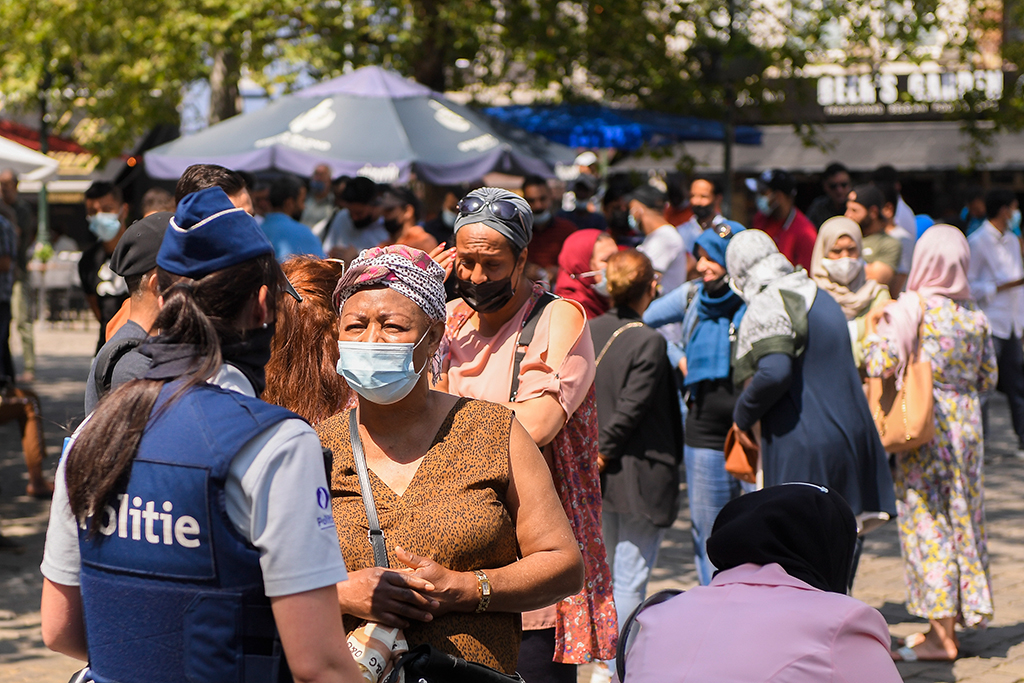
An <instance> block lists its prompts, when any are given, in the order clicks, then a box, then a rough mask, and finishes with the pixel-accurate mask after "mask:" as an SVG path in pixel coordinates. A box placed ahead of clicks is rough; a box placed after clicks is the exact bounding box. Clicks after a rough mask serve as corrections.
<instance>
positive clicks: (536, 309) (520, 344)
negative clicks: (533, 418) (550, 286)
mask: <svg viewBox="0 0 1024 683" xmlns="http://www.w3.org/2000/svg"><path fill="white" fill-rule="evenodd" d="M557 299H558V297H557V296H555V295H554V294H552V293H551V292H544V293H543V294H541V295H540V296H539V297H537V301H536V303H535V304H534V305H533V308H532V309H531V310H530V312H529V313H528V314H527V316H526V317H525V318H523V327H522V330H520V332H519V340H518V341H517V342H516V354H515V360H514V361H513V363H512V389H511V391H510V392H509V398H508V400H509V401H513V402H514V401H515V400H516V395H517V394H518V393H519V369H520V367H522V365H523V359H524V358H526V350H527V348H529V346H530V343H531V342H532V341H533V335H534V334H536V333H537V325H538V324H539V323H540V314H541V312H542V311H543V310H544V309H545V308H547V305H548V304H550V303H551V302H552V301H556V300H557Z"/></svg>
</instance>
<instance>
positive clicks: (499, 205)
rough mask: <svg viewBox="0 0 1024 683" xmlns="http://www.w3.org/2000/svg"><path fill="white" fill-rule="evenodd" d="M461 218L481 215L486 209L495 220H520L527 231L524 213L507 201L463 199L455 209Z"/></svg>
mask: <svg viewBox="0 0 1024 683" xmlns="http://www.w3.org/2000/svg"><path fill="white" fill-rule="evenodd" d="M455 208H456V209H458V211H459V215H460V216H471V215H473V214H475V213H480V212H481V211H482V210H483V209H484V208H486V209H487V210H488V211H490V212H491V215H492V216H494V217H495V218H500V219H501V220H503V221H510V220H513V219H515V220H518V221H519V225H521V226H523V230H524V231H526V221H525V220H524V219H523V212H522V211H520V210H519V207H518V206H516V205H515V204H513V203H512V202H510V201H509V200H507V199H492V200H490V201H487V200H484V199H480V198H479V197H463V198H462V199H461V200H459V203H458V204H457V205H456V207H455Z"/></svg>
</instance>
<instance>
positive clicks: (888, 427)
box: [867, 304, 935, 453]
mask: <svg viewBox="0 0 1024 683" xmlns="http://www.w3.org/2000/svg"><path fill="white" fill-rule="evenodd" d="M923 329H924V307H923V304H922V311H921V325H920V326H919V327H918V329H917V347H916V348H915V349H914V356H913V359H912V361H908V362H907V369H906V372H905V373H904V375H903V387H902V388H901V389H899V390H897V389H896V377H885V378H882V377H869V378H868V381H867V387H868V407H869V408H870V409H871V417H872V418H873V419H874V421H875V428H876V429H878V436H879V437H880V438H881V440H882V446H884V447H885V450H886V451H887V452H889V453H903V452H904V451H911V450H914V449H915V448H920V447H921V446H923V445H925V444H927V443H929V442H930V441H931V440H932V439H934V438H935V397H934V395H933V394H932V389H933V386H934V379H933V378H932V364H931V362H930V361H926V360H921V332H922V330H923Z"/></svg>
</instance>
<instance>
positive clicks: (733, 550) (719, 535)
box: [708, 483, 857, 594]
mask: <svg viewBox="0 0 1024 683" xmlns="http://www.w3.org/2000/svg"><path fill="white" fill-rule="evenodd" d="M856 540H857V521H856V519H855V518H854V516H853V511H852V510H851V509H850V506H849V505H848V504H847V503H846V501H845V500H843V497H842V496H840V495H839V494H838V493H836V492H834V491H830V490H828V489H827V488H825V487H824V486H817V485H815V484H796V483H794V484H782V485H781V486H772V487H770V488H766V489H764V490H761V491H755V492H754V493H748V494H747V495H744V496H740V497H739V498H736V499H734V500H732V501H730V502H729V503H728V504H727V505H726V506H725V507H724V508H722V511H721V512H720V513H719V515H718V519H716V520H715V526H714V528H713V529H712V531H711V536H710V537H709V538H708V559H710V560H711V562H712V563H714V565H715V566H716V567H718V568H719V569H720V570H724V569H732V568H733V567H738V566H739V565H741V564H746V563H748V562H751V563H753V564H758V565H766V564H771V563H773V562H774V563H777V564H779V565H781V566H782V568H783V569H784V570H786V573H787V574H789V575H790V576H792V577H794V578H797V579H800V580H801V581H804V582H805V583H809V584H810V585H812V586H814V587H815V588H820V589H821V590H823V591H831V592H833V593H844V594H845V593H846V591H847V589H848V587H849V584H850V570H851V569H852V568H853V550H854V545H855V543H856Z"/></svg>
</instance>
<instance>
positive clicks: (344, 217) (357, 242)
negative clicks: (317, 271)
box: [324, 209, 390, 252]
mask: <svg viewBox="0 0 1024 683" xmlns="http://www.w3.org/2000/svg"><path fill="white" fill-rule="evenodd" d="M389 238H390V235H388V231H387V230H386V229H385V228H384V219H383V218H378V219H377V220H375V221H374V222H373V223H370V224H369V225H368V226H366V227H365V228H357V227H356V226H355V224H354V223H353V222H352V216H351V215H350V214H349V212H348V209H342V210H341V211H339V212H337V213H336V214H334V218H333V219H331V224H330V225H329V226H327V236H326V237H324V251H325V252H329V251H330V250H331V249H334V248H335V247H355V248H356V249H358V250H359V251H362V250H363V249H372V248H373V247H378V246H380V244H381V242H384V241H386V240H388V239H389Z"/></svg>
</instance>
